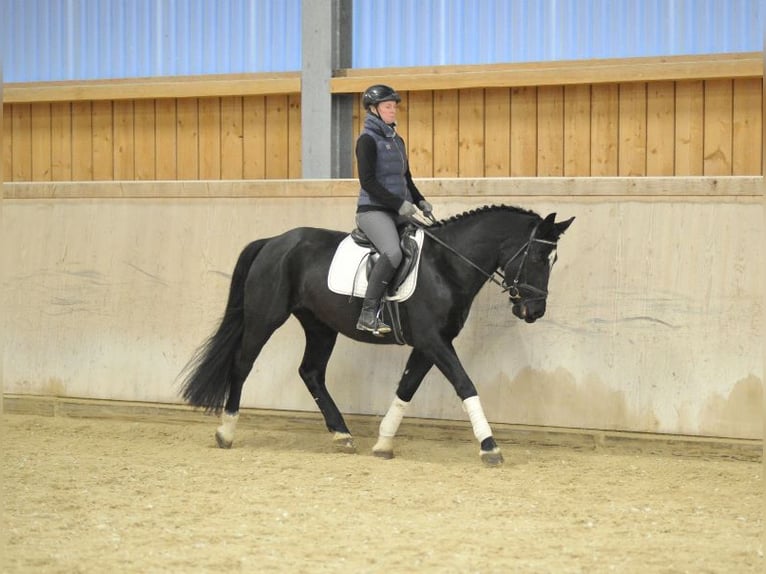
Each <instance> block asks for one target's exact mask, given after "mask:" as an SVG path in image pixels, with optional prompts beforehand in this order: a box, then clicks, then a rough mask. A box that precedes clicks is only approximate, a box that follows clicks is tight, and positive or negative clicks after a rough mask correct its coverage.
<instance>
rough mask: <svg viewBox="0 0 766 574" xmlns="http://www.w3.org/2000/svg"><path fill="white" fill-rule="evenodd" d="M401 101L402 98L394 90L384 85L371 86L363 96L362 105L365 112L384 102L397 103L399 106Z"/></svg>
mask: <svg viewBox="0 0 766 574" xmlns="http://www.w3.org/2000/svg"><path fill="white" fill-rule="evenodd" d="M401 101H402V98H401V97H400V96H399V94H397V93H396V91H395V90H394V89H393V88H391V87H389V86H385V85H383V84H375V85H374V86H370V87H369V88H367V89H366V90H365V91H364V93H363V94H362V105H363V106H364V109H365V110H369V109H370V108H371V107H373V106H377V105H378V104H380V103H382V102H396V103H397V104H398V103H399V102H401Z"/></svg>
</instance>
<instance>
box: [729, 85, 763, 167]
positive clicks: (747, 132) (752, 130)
mask: <svg viewBox="0 0 766 574" xmlns="http://www.w3.org/2000/svg"><path fill="white" fill-rule="evenodd" d="M762 91H763V82H762V81H761V79H760V78H743V79H736V80H734V100H733V105H734V112H733V122H734V125H733V134H732V137H733V145H732V148H733V149H732V153H733V157H732V172H733V173H735V174H737V175H760V174H761V173H762V172H761V169H762V167H761V162H762V155H763V154H762V153H761V147H762V145H763V142H762V139H763V131H762V127H761V126H762V125H763V111H762V107H761V98H762Z"/></svg>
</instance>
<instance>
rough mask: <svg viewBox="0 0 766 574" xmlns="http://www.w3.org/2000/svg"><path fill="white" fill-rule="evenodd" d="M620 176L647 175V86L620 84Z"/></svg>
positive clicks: (641, 84)
mask: <svg viewBox="0 0 766 574" xmlns="http://www.w3.org/2000/svg"><path fill="white" fill-rule="evenodd" d="M619 108H620V115H619V118H620V127H619V129H620V140H619V144H620V147H619V149H618V162H619V169H618V175H621V176H637V175H646V84H643V83H631V84H620V103H619Z"/></svg>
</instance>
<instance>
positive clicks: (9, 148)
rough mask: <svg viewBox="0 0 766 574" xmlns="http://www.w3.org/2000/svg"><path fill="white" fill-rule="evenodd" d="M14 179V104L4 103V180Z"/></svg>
mask: <svg viewBox="0 0 766 574" xmlns="http://www.w3.org/2000/svg"><path fill="white" fill-rule="evenodd" d="M12 180H13V105H12V104H3V181H12Z"/></svg>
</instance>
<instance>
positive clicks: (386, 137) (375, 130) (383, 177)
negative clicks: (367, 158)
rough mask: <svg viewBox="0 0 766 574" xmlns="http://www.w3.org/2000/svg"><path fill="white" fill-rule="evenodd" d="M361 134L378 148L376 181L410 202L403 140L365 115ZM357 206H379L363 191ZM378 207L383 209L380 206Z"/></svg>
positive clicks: (381, 122) (393, 131) (360, 192)
mask: <svg viewBox="0 0 766 574" xmlns="http://www.w3.org/2000/svg"><path fill="white" fill-rule="evenodd" d="M362 133H365V134H369V135H370V136H372V138H373V139H374V140H375V143H376V144H377V148H378V158H377V162H376V164H375V175H376V179H377V180H378V181H379V182H380V183H381V184H382V185H383V186H384V187H385V188H386V189H387V190H388V191H390V192H391V193H393V194H394V195H398V196H399V197H401V198H402V199H406V200H407V201H412V194H410V190H409V189H407V180H406V179H405V177H404V174H405V173H407V169H408V164H407V152H406V150H405V148H404V140H403V139H402V138H401V137H400V136H399V134H397V133H396V130H395V129H394V127H393V126H389V125H388V124H386V123H385V122H384V121H383V120H381V119H380V118H379V117H377V116H375V115H373V114H367V117H366V118H365V120H364V130H363V132H362ZM358 205H380V204H379V203H378V202H377V201H375V199H374V198H373V197H370V195H369V194H368V193H367V191H365V190H364V189H360V190H359V201H358ZM380 207H383V206H382V205H380Z"/></svg>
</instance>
